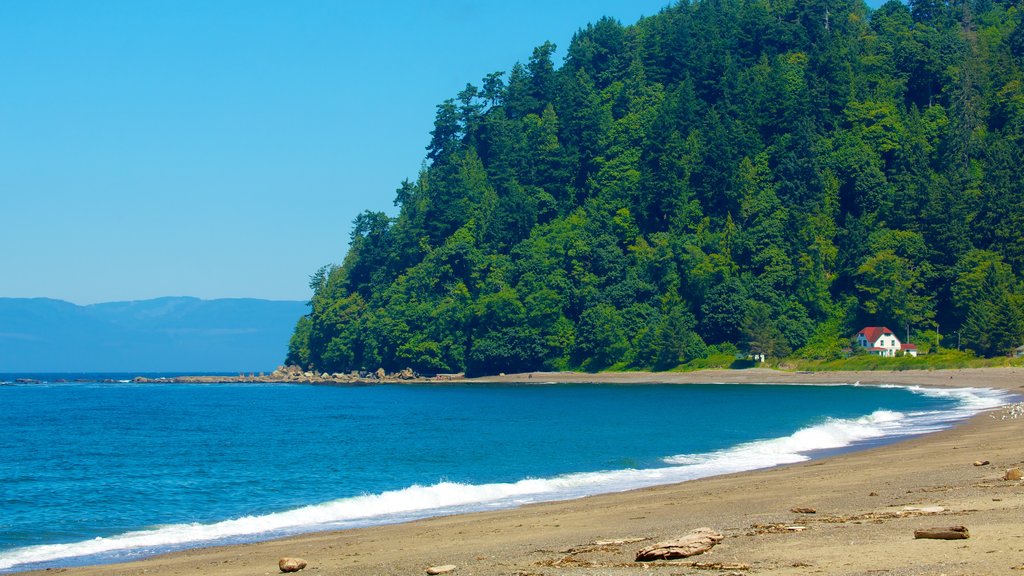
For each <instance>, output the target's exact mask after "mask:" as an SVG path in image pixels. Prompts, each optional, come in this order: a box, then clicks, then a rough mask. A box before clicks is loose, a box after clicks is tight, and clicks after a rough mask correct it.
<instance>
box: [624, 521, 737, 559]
mask: <svg viewBox="0 0 1024 576" xmlns="http://www.w3.org/2000/svg"><path fill="white" fill-rule="evenodd" d="M724 539H725V537H724V536H722V534H721V533H719V532H716V531H715V530H712V529H711V528H697V529H696V530H693V531H691V532H690V533H689V534H687V535H685V536H682V537H680V538H674V539H672V540H666V541H664V542H658V543H657V544H653V545H651V546H648V547H646V548H641V549H640V551H639V552H637V553H636V561H637V562H649V561H651V560H671V559H673V558H689V557H690V556H696V555H697V554H703V553H705V552H707V551H708V550H711V549H712V548H714V546H715V544H718V543H719V542H721V541H722V540H724Z"/></svg>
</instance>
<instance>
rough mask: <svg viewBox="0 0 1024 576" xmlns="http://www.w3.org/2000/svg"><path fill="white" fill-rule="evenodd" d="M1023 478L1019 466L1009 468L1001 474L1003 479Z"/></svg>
mask: <svg viewBox="0 0 1024 576" xmlns="http://www.w3.org/2000/svg"><path fill="white" fill-rule="evenodd" d="M1021 478H1024V474H1021V471H1020V468H1010V469H1009V470H1007V471H1006V474H1003V480H1020V479H1021Z"/></svg>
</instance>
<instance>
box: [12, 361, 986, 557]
mask: <svg viewBox="0 0 1024 576" xmlns="http://www.w3.org/2000/svg"><path fill="white" fill-rule="evenodd" d="M5 379H6V380H7V383H6V384H4V385H0V410H2V415H3V416H2V418H0V571H4V570H15V569H17V570H20V569H25V568H28V567H41V566H65V565H73V564H79V563H94V562H104V561H116V560H123V559H128V558H135V557H139V556H145V555H148V554H153V553H157V552H164V551H167V550H172V549H180V548H185V547H191V546H199V545H204V544H209V543H224V542H240V541H251V540H258V539H263V538H269V537H273V536H279V535H284V534H292V533H297V532H303V531H311V530H319V529H327V528H344V527H353V526H364V525H369V524H381V523H387V522H396V521H402V520H407V519H411V518H418V517H424V516H430V515H436V514H446V513H455V512H463V511H469V510H481V509H492V508H496V507H510V506H517V505H521V504H523V503H527V502H535V501H543V500H555V499H563V498H574V497H579V496H583V495H587V494H594V493H600V492H611V491H618V490H626V489H630V488H636V487H640V486H648V485H653V484H664V483H670V482H677V481H681V480H686V479H691V478H697V477H703V476H708V475H713V474H720V473H726V472H733V471H738V470H745V469H752V468H758V467H765V466H772V465H777V464H781V463H787V462H797V461H800V460H804V459H807V458H808V457H809V456H808V455H813V454H814V453H815V452H816V451H819V450H827V449H842V448H845V447H849V446H851V445H853V446H856V445H857V444H860V443H865V442H873V441H874V442H877V441H886V440H887V439H891V438H896V437H900V436H906V435H911V434H918V433H922V432H927V431H930V430H935V429H938V428H941V427H944V426H948V425H949V424H950V423H951V422H952V421H954V420H955V419H958V418H963V417H965V416H968V415H970V414H973V413H975V412H977V411H978V410H980V409H984V408H986V407H990V406H994V405H997V404H999V403H1000V401H1001V397H1000V396H999V395H998V394H997V393H995V392H992V393H988V392H977V391H974V392H972V391H968V390H956V391H944V392H933V391H922V390H910V389H906V388H897V387H891V388H881V387H857V386H828V387H824V386H715V385H696V386H669V385H638V386H612V385H550V386H510V385H473V386H462V385H447V386H415V385H413V386H407V385H403V386H365V387H329V386H301V385H284V384H277V385H267V384H259V385H237V384H234V385H136V384H131V383H82V382H77V383H43V384H14V383H13V379H14V378H13V377H10V376H2V375H0V381H3V380H5Z"/></svg>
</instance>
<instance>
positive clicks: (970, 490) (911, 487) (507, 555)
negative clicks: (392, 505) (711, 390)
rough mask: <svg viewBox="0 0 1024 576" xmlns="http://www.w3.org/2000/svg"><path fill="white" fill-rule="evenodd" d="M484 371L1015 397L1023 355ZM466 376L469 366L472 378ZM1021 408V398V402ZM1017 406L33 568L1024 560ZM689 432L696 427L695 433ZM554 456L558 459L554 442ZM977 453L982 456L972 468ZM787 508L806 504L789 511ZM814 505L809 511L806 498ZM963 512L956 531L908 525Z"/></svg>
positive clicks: (137, 570)
mask: <svg viewBox="0 0 1024 576" xmlns="http://www.w3.org/2000/svg"><path fill="white" fill-rule="evenodd" d="M481 380H482V381H489V382H525V383H537V384H540V383H544V382H607V383H639V384H642V383H654V382H657V383H679V384H686V383H698V382H699V383H706V382H715V383H718V382H721V383H761V382H770V383H803V384H812V383H844V382H846V383H848V382H855V381H859V382H861V383H862V384H881V383H888V384H907V385H913V384H917V385H922V386H929V387H968V386H971V387H984V388H997V389H1002V390H1007V391H1010V392H1012V393H1014V394H1019V395H1024V369H1020V368H993V369H975V370H968V369H965V370H948V371H903V372H877V371H872V372H821V373H786V372H777V371H773V370H764V369H751V370H739V371H737V370H720V371H702V372H694V373H662V374H649V373H613V374H597V375H595V374H577V373H533V374H515V375H505V376H499V377H492V378H486V379H481ZM470 381H473V380H470ZM1018 410H1019V408H1018ZM1016 413H1017V412H1014V411H1013V407H1012V406H1008V407H1003V408H999V409H996V410H993V411H991V412H988V413H985V414H981V415H978V416H976V417H974V418H972V419H971V420H969V421H966V422H964V423H963V424H961V425H959V426H957V427H955V428H953V429H949V430H945V431H941V432H937V433H934V434H930V435H927V436H922V437H917V438H913V439H910V440H906V441H902V442H898V443H894V444H888V445H885V446H881V447H876V448H872V449H867V450H861V451H858V452H851V453H845V454H841V455H837V456H832V457H828V458H823V459H818V460H812V461H810V462H805V463H800V464H794V465H788V466H781V467H776V468H771V469H767V470H760V471H754V472H745V473H741V474H733V475H727V476H718V477H713V478H707V479H702V480H695V481H691V482H685V483H682V484H676V485H670V486H662V487H656V488H650V489H644V490H636V491H632V492H625V493H617V494H606V495H600V496H593V497H588V498H582V499H578V500H571V501H564V502H554V503H546V504H537V505H530V506H526V507H522V508H518V509H514V510H503V511H497V512H486V513H477V514H466V515H461V516H449V517H440V518H432V519H427V520H420V521H415V522H409V523H406V524H398V525H391V526H381V527H374V528H366V529H357V530H349V531H342V532H325V533H315V534H309V535H304V536H298V537H292V538H287V539H283V540H277V541H271V542H263V543H256V544H245V545H237V546H226V547H215V548H205V549H197V550H189V551H185V552H179V553H174V554H168V555H164V556H159V557H155V558H151V559H147V560H143V561H137V562H131V563H127V564H117V565H104V566H93V567H83V568H72V569H59V570H48V571H39V572H34V573H26V574H53V573H54V572H61V573H64V574H67V575H69V576H91V575H101V574H102V575H108V574H119V575H142V574H146V575H147V576H171V575H183V574H212V575H216V576H234V575H238V576H241V575H254V574H255V575H262V574H268V575H269V574H276V573H278V559H279V558H281V557H284V556H298V557H301V558H304V559H305V560H306V561H308V567H307V568H306V569H305V570H304V571H302V572H301V573H310V574H324V575H328V574H330V575H344V574H410V575H412V574H423V573H424V571H425V569H426V568H428V567H431V566H438V565H446V564H451V565H455V566H456V568H455V570H454V571H452V572H451V574H454V575H456V576H468V575H498V574H501V575H516V576H527V575H537V576H540V575H550V576H556V575H578V574H664V575H666V576H669V575H682V574H773V575H775V574H778V575H788V574H800V575H804V574H842V575H855V574H856V575H868V574H873V575H877V574H883V575H905V574H906V575H909V574H922V575H924V574H928V575H939V574H946V575H948V576H953V575H982V574H1024V482H1022V481H1019V480H1004V479H1003V477H1004V474H1005V473H1006V471H1007V469H1010V468H1014V467H1019V468H1024V417H1014V416H1015V415H1016ZM637 433H638V434H643V427H642V425H638V429H637ZM694 433H695V434H699V433H700V431H694ZM553 457H557V455H554V456H553ZM976 461H988V462H989V463H988V464H985V465H980V466H976V465H975V462H976ZM794 508H804V509H813V510H814V513H798V512H794V511H792V510H793V509H794ZM808 511H809V510H808ZM955 525H962V526H965V527H966V528H967V529H968V530H969V533H970V538H969V539H965V540H931V539H915V538H914V531H915V530H919V529H925V528H931V527H948V526H955ZM703 526H707V527H710V528H713V529H715V530H717V531H719V532H720V533H722V535H724V540H723V541H722V542H721V543H720V544H718V545H717V546H716V547H714V548H713V549H712V550H711V551H710V552H708V553H706V554H702V555H699V556H693V557H690V558H687V559H682V560H673V561H665V562H656V563H637V562H635V561H634V557H635V554H636V551H637V550H638V549H639V548H642V547H644V546H648V545H650V544H653V543H655V542H658V541H662V540H666V539H669V538H673V537H676V536H680V535H683V534H685V533H687V532H689V531H690V530H692V529H695V528H699V527H703Z"/></svg>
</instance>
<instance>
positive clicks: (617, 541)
mask: <svg viewBox="0 0 1024 576" xmlns="http://www.w3.org/2000/svg"><path fill="white" fill-rule="evenodd" d="M644 540H648V538H616V539H614V540H597V541H594V542H591V544H590V545H591V546H622V545H623V544H636V543H637V542H643V541H644Z"/></svg>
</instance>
